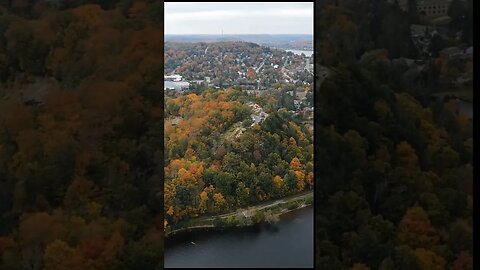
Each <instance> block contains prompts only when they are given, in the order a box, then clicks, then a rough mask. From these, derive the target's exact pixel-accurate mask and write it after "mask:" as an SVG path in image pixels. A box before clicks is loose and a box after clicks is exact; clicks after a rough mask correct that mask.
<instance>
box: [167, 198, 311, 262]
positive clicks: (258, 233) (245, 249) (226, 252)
mask: <svg viewBox="0 0 480 270" xmlns="http://www.w3.org/2000/svg"><path fill="white" fill-rule="evenodd" d="M313 223H314V222H313V208H312V207H307V208H304V209H300V210H296V211H293V212H290V213H287V214H285V215H282V217H281V220H280V221H279V222H278V223H277V224H275V225H271V226H268V227H265V226H263V227H262V226H261V227H257V228H253V227H252V228H245V229H240V230H238V229H237V230H226V231H223V232H218V231H217V232H198V231H197V232H195V233H189V234H185V235H182V236H179V237H177V236H174V237H173V239H168V238H167V239H166V242H165V267H166V268H176V267H210V268H213V267H273V268H282V267H292V268H297V267H302V268H312V267H313V256H314V254H313V245H314V241H313V239H314V235H313Z"/></svg>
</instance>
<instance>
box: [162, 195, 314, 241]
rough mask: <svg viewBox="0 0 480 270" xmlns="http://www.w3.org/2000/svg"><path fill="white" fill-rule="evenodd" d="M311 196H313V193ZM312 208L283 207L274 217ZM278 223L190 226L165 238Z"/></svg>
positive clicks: (309, 205)
mask: <svg viewBox="0 0 480 270" xmlns="http://www.w3.org/2000/svg"><path fill="white" fill-rule="evenodd" d="M308 194H310V193H308ZM311 194H312V196H313V192H312V193H311ZM311 206H313V203H305V202H304V203H302V204H301V205H299V206H298V207H296V208H293V209H288V207H282V209H279V211H275V213H274V215H275V216H276V217H278V219H280V218H281V216H283V215H285V214H288V213H291V212H295V211H298V210H302V209H304V208H307V207H311ZM276 222H278V220H276V221H274V222H268V221H267V220H266V219H265V218H263V219H262V220H261V221H259V222H252V223H249V224H234V225H221V226H218V225H214V224H204V225H196V226H188V227H183V228H178V229H175V230H173V231H169V232H165V235H164V236H165V238H166V239H168V238H171V237H175V236H179V235H182V234H185V233H191V232H194V231H210V230H212V231H222V230H228V229H239V228H249V227H254V226H257V225H260V224H263V223H267V224H275V223H276Z"/></svg>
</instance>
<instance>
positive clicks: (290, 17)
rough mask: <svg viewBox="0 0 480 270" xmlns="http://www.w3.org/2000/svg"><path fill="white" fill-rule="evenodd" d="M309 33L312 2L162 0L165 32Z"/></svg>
mask: <svg viewBox="0 0 480 270" xmlns="http://www.w3.org/2000/svg"><path fill="white" fill-rule="evenodd" d="M222 29H223V33H224V34H313V2H303V3H302V2H290V3H285V2H283V3H282V2H277V3H275V2H265V3H252V2H250V3H246V2H235V3H228V2H225V3H220V2H203V3H198V2H190V3H188V2H185V3H176V2H170V3H169V2H165V34H167V35H170V34H221V33H222Z"/></svg>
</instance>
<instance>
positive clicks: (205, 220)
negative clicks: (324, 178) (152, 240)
mask: <svg viewBox="0 0 480 270" xmlns="http://www.w3.org/2000/svg"><path fill="white" fill-rule="evenodd" d="M312 204H313V191H308V192H304V193H300V194H297V195H294V196H291V197H287V198H282V199H279V200H276V201H273V202H269V203H263V204H260V205H256V206H251V207H248V208H246V209H237V210H236V211H234V212H230V213H226V214H221V215H216V216H210V217H202V218H197V219H192V220H190V221H188V222H186V223H185V224H184V225H183V226H179V227H177V228H175V229H173V230H169V231H166V232H165V237H166V238H168V237H169V236H174V235H178V234H181V233H184V232H192V231H197V230H199V231H202V230H212V229H213V230H224V229H231V228H235V227H237V228H238V227H250V226H253V225H257V224H260V223H270V224H271V223H276V222H278V221H279V219H280V216H281V215H284V214H286V213H289V212H292V211H295V210H299V209H302V208H305V207H308V206H310V205H312Z"/></svg>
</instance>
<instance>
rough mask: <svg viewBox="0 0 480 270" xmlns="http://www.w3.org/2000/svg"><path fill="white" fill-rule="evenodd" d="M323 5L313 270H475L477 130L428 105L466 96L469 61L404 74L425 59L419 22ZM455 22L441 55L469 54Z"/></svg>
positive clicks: (453, 111) (381, 8) (442, 62)
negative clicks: (446, 95)
mask: <svg viewBox="0 0 480 270" xmlns="http://www.w3.org/2000/svg"><path fill="white" fill-rule="evenodd" d="M318 2H322V3H317V5H316V8H317V11H316V12H317V13H316V14H317V18H316V19H317V22H316V23H317V27H318V28H317V29H316V32H315V34H316V35H315V38H316V39H317V42H316V46H317V47H316V59H317V61H318V64H319V65H323V66H326V67H328V68H329V69H331V70H332V73H331V74H330V75H329V76H328V77H327V78H326V79H325V80H324V81H323V83H322V84H320V83H318V82H319V81H317V85H316V93H315V94H316V96H315V100H316V104H315V106H316V111H315V113H316V114H315V121H316V126H315V133H316V135H317V137H316V151H315V158H316V163H315V165H316V167H315V185H316V187H317V188H316V194H315V196H316V200H315V202H316V208H315V210H316V241H317V242H316V243H317V249H316V266H317V267H318V269H382V270H386V269H422V270H423V269H425V270H426V269H473V266H472V256H473V253H472V252H473V248H472V247H473V224H472V223H473V220H472V207H473V201H472V195H473V194H472V186H473V158H472V155H473V136H472V135H473V134H472V133H473V122H472V120H471V117H469V116H468V115H467V114H464V113H463V112H462V110H459V109H458V103H456V102H457V100H455V99H451V100H450V101H446V100H443V99H435V94H438V93H440V92H442V91H450V92H451V93H450V94H451V95H454V96H456V95H460V91H462V93H465V91H466V92H467V94H468V93H470V96H471V93H472V91H473V89H472V87H471V85H470V86H468V85H462V86H461V87H457V86H456V84H454V83H452V78H456V77H457V76H460V75H464V76H465V77H468V76H470V79H471V74H472V73H471V66H472V59H471V58H470V59H468V58H467V59H463V58H462V59H460V60H453V59H452V58H446V57H444V56H442V55H441V54H438V53H437V54H435V53H433V54H432V56H431V57H427V58H423V59H420V60H421V61H423V62H421V61H420V63H423V66H422V65H421V64H414V65H409V64H408V62H409V61H410V60H409V58H412V59H419V58H420V56H419V53H418V51H417V50H416V48H415V46H414V44H413V43H412V40H411V37H410V25H411V24H414V23H419V18H417V17H416V16H415V15H412V14H408V13H406V12H403V11H401V10H400V9H399V7H398V6H395V5H389V4H387V3H386V1H375V0H374V1H318ZM456 2H459V1H456ZM462 3H463V5H465V7H464V9H463V11H462V12H463V14H464V15H465V16H466V17H465V18H466V22H465V23H466V25H468V23H473V22H472V21H471V12H472V9H471V8H470V9H469V8H468V5H470V7H471V5H472V1H466V2H465V1H462ZM457 4H458V3H457ZM449 14H451V13H449ZM454 22H455V18H454V20H452V23H450V24H448V25H446V26H445V27H446V29H447V30H448V31H449V34H447V36H446V37H441V36H436V37H435V38H436V39H437V40H442V41H443V42H444V43H443V44H444V45H442V46H441V47H440V48H438V49H440V50H441V49H444V48H445V47H447V46H460V45H462V44H463V45H466V46H471V40H472V39H471V32H468V31H469V30H468V28H467V27H465V28H464V29H463V32H462V35H461V36H460V38H458V39H457V38H455V33H456V32H457V31H459V30H460V29H459V28H458V26H457V25H455V24H454ZM450 33H451V34H450ZM469 35H470V36H469ZM437 44H441V43H437Z"/></svg>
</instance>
